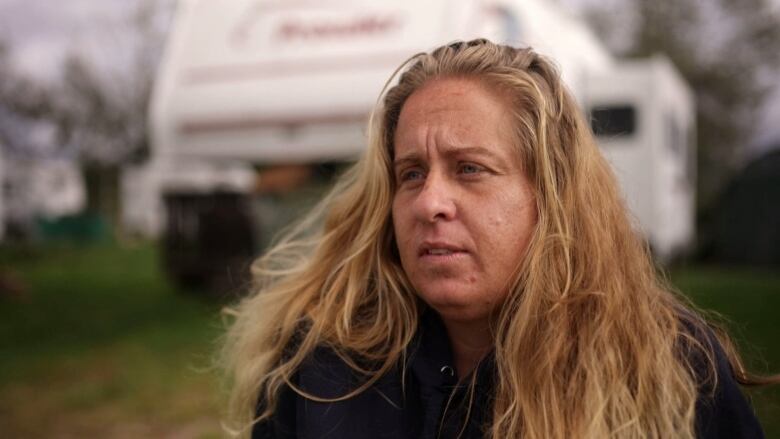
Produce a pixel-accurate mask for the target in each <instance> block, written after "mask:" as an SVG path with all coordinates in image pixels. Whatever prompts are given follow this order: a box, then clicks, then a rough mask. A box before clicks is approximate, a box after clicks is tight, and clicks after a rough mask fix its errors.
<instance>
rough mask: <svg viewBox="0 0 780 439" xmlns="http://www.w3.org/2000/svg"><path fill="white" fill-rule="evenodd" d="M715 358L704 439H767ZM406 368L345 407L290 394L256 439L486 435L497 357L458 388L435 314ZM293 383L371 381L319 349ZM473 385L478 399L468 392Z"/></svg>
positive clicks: (722, 360) (345, 388)
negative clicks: (714, 379) (714, 378)
mask: <svg viewBox="0 0 780 439" xmlns="http://www.w3.org/2000/svg"><path fill="white" fill-rule="evenodd" d="M715 354H716V360H717V373H718V385H717V388H716V389H715V392H714V395H713V396H712V397H710V396H709V393H711V392H708V391H705V390H704V389H703V391H702V395H701V396H700V397H699V400H698V401H697V404H696V432H697V437H698V438H704V439H721V438H722V439H726V438H729V439H739V438H763V437H764V436H763V433H762V431H761V427H760V425H759V424H758V421H757V420H756V417H755V415H754V414H753V411H752V410H751V408H750V406H749V405H748V403H747V401H746V400H745V398H744V397H743V396H742V393H741V392H740V390H739V387H738V385H737V383H736V382H735V381H734V379H733V377H732V373H731V369H730V366H729V364H728V361H727V360H726V357H725V355H724V354H723V352H722V350H721V349H720V347H719V346H717V345H716V347H715ZM404 364H406V371H404V368H403V367H402V366H400V365H399V366H398V367H396V368H394V369H393V370H391V371H390V372H389V373H387V374H385V375H384V376H382V377H381V378H380V379H379V380H378V381H377V382H376V383H374V384H373V385H372V386H371V387H370V388H369V389H367V390H365V391H364V392H362V393H359V394H358V395H355V396H354V397H351V398H348V399H345V400H343V401H338V402H317V401H312V400H309V399H307V398H304V397H302V396H299V395H298V394H297V393H295V392H294V391H292V390H291V389H289V388H284V389H283V390H282V391H281V393H280V395H279V400H278V406H277V409H276V411H275V413H274V416H273V417H272V418H271V419H269V420H266V421H264V422H261V423H258V424H256V425H255V426H254V428H253V430H252V438H253V439H271V438H273V439H280V438H306V439H320V438H323V439H324V438H334V439H351V438H371V439H373V438H377V439H379V438H386V439H402V438H403V439H407V438H421V439H437V438H441V439H450V438H457V437H460V438H463V439H472V438H483V437H484V436H485V435H484V431H483V427H484V426H485V425H487V424H488V423H489V420H490V416H491V415H492V401H491V395H492V393H493V392H492V389H493V384H494V381H493V380H494V363H493V357H492V356H491V355H489V356H488V357H487V358H486V359H485V360H483V361H482V362H481V363H480V365H479V366H478V367H477V368H476V370H475V372H474V373H473V374H472V375H471V376H470V377H467V378H466V379H464V380H462V381H461V382H460V383H458V380H457V377H456V376H455V371H454V362H453V355H452V352H451V350H450V343H449V339H448V337H447V333H446V330H445V329H444V325H443V324H442V323H441V321H440V319H439V318H438V317H437V316H436V315H435V313H433V312H430V311H428V312H426V313H425V315H424V316H423V318H422V319H421V325H420V329H419V332H418V334H417V337H416V338H415V341H414V343H413V345H412V347H411V348H410V350H409V356H408V358H407V359H406V362H405V363H404ZM294 378H295V383H296V384H297V385H298V386H299V388H300V389H302V390H304V391H306V392H308V393H310V394H313V395H316V396H318V397H322V398H337V397H340V396H344V395H345V394H347V393H349V392H350V391H352V390H354V389H356V388H357V387H359V385H360V384H361V382H364V381H361V379H362V380H365V378H360V377H359V375H357V374H356V373H355V372H354V371H353V370H352V369H351V368H350V367H349V366H348V365H347V364H345V363H344V361H343V360H341V359H340V358H339V357H338V356H337V355H336V354H335V353H334V352H333V351H332V350H330V349H327V348H319V349H317V350H316V351H315V352H314V353H313V354H312V356H311V357H310V360H309V361H306V362H305V363H304V364H303V365H302V366H301V367H300V369H299V370H298V373H297V374H296V376H295V377H294ZM472 380H473V382H474V383H473V384H474V392H473V393H472V392H470V391H469V386H470V385H471V383H472ZM705 387H706V386H705ZM710 389H711V387H710ZM470 398H473V399H471V401H470ZM470 402H471V403H470ZM469 407H471V409H470V410H469ZM464 420H465V421H464ZM464 424H465V425H464Z"/></svg>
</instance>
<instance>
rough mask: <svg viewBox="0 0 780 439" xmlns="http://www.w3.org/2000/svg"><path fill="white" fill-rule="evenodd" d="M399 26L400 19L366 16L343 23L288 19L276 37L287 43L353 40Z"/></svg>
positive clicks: (278, 28)
mask: <svg viewBox="0 0 780 439" xmlns="http://www.w3.org/2000/svg"><path fill="white" fill-rule="evenodd" d="M399 25H400V23H399V21H398V19H397V18H396V17H393V16H385V17H381V16H364V17H356V18H353V19H350V20H348V21H342V22H307V21H303V20H300V19H288V20H287V21H284V22H282V23H281V24H280V25H279V26H278V27H277V29H276V31H275V32H274V36H275V37H276V38H278V39H280V40H283V41H287V42H290V41H295V40H311V39H322V38H351V37H357V36H361V35H365V36H367V35H378V34H383V33H387V32H391V31H392V30H394V29H395V28H397V27H399Z"/></svg>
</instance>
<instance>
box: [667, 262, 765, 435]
mask: <svg viewBox="0 0 780 439" xmlns="http://www.w3.org/2000/svg"><path fill="white" fill-rule="evenodd" d="M672 280H673V281H674V283H675V285H677V287H678V288H680V290H681V291H682V292H684V293H686V294H687V295H688V296H689V297H690V298H691V299H692V300H693V301H694V303H695V304H696V305H697V306H699V307H700V308H702V309H704V310H708V311H714V312H715V313H717V315H719V316H721V317H722V319H723V320H725V326H726V328H727V329H728V330H729V333H730V334H731V336H732V337H733V339H734V340H735V341H736V342H737V344H738V346H739V348H740V351H741V353H742V355H743V357H744V359H745V361H746V363H747V367H748V370H749V371H751V372H754V373H762V374H772V373H774V374H778V373H780V273H777V272H771V271H761V270H745V269H742V270H737V269H718V268H697V269H688V270H683V271H679V272H676V273H674V274H673V276H672ZM716 317H717V316H716ZM748 394H749V396H750V397H751V399H752V403H753V406H754V408H755V410H756V412H757V414H758V416H759V419H760V420H761V424H762V426H763V427H764V431H765V433H766V437H767V438H780V385H775V386H770V387H763V388H758V389H751V390H750V391H749V392H748Z"/></svg>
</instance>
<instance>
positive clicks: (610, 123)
mask: <svg viewBox="0 0 780 439" xmlns="http://www.w3.org/2000/svg"><path fill="white" fill-rule="evenodd" d="M590 125H591V129H592V130H593V133H594V134H595V135H597V136H605V137H616V136H630V135H632V134H634V132H635V131H636V110H635V109H634V107H633V106H631V105H610V106H606V105H605V106H595V107H592V108H591V109H590Z"/></svg>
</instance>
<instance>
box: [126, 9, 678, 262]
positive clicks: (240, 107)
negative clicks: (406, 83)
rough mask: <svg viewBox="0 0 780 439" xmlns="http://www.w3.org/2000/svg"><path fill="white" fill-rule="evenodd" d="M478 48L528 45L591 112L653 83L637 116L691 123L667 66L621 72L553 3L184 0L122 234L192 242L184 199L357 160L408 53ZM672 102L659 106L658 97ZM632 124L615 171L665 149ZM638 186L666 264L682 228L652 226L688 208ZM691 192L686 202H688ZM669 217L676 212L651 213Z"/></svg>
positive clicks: (193, 219)
mask: <svg viewBox="0 0 780 439" xmlns="http://www.w3.org/2000/svg"><path fill="white" fill-rule="evenodd" d="M478 36H481V37H487V38H490V39H492V40H494V41H497V42H504V43H508V44H513V45H530V46H533V47H534V48H536V49H537V50H538V51H540V52H541V53H544V54H547V55H549V56H550V57H552V58H553V59H555V60H556V62H557V63H558V64H559V67H560V69H561V72H562V75H563V77H564V79H565V81H566V82H567V83H568V84H569V85H570V87H571V88H572V90H573V92H574V94H575V96H576V97H577V98H578V99H579V101H580V102H581V103H582V104H583V107H584V109H585V110H587V109H588V108H590V106H591V105H592V104H593V103H597V104H598V105H609V104H611V103H613V102H617V103H624V101H621V100H620V98H622V97H623V96H624V95H625V96H628V95H627V94H625V93H623V92H622V89H621V88H619V87H614V88H611V87H608V86H605V84H610V82H609V81H612V82H611V84H622V83H623V75H626V77H627V78H628V77H629V76H630V77H631V78H635V79H631V80H630V81H628V82H626V83H625V84H626V87H629V88H631V87H635V86H640V85H641V86H643V87H644V86H645V85H647V84H648V83H652V87H645V89H644V90H643V91H648V90H649V89H650V88H652V89H653V90H656V92H655V93H657V95H656V94H654V93H651V92H648V93H635V94H634V95H631V97H632V98H635V99H634V100H632V101H631V103H632V104H634V105H635V108H636V109H637V110H636V113H635V115H641V116H642V117H645V115H646V112H647V113H648V114H647V117H648V118H649V119H648V120H655V119H654V117H655V116H650V115H649V113H652V112H655V111H661V110H662V108H661V107H664V108H666V107H665V106H675V105H677V103H678V102H681V103H682V104H680V105H679V106H678V107H675V109H674V111H675V113H671V112H666V113H663V114H665V115H667V116H669V117H671V116H675V117H680V118H681V119H680V120H683V121H685V122H684V128H681V129H685V130H688V129H689V127H690V126H691V125H690V123H689V122H690V121H692V116H691V112H692V106H691V101H690V95H689V93H688V92H687V90H686V88H685V86H684V84H682V83H681V82H680V81H679V80H678V79H677V76H676V75H675V74H674V71H673V68H671V66H669V65H668V64H665V67H658V68H656V67H653V66H657V65H661V64H663V63H662V62H661V64H659V63H658V62H655V63H653V62H651V63H648V64H647V65H643V64H632V65H631V66H624V65H623V64H622V63H620V62H618V61H616V60H614V59H613V58H612V57H611V56H610V55H609V53H608V52H607V51H606V49H605V48H604V47H603V46H602V45H601V44H600V43H599V42H598V41H597V39H596V38H595V37H594V35H593V34H592V33H591V32H590V31H589V30H588V29H587V27H586V26H585V25H584V23H583V22H582V21H581V20H579V19H578V18H577V17H575V16H572V15H570V14H568V13H567V12H566V11H564V10H562V9H561V8H560V6H558V5H557V4H555V3H553V2H546V1H543V0H511V1H510V0H506V1H479V0H431V1H427V2H412V1H408V0H398V1H394V2H384V1H379V0H373V1H369V0H364V1H361V2H354V1H344V0H323V1H321V2H310V1H300V0H285V1H281V0H228V1H222V2H213V1H207V0H181V1H180V2H179V4H178V11H177V14H176V21H175V24H174V27H173V31H172V33H171V36H170V39H169V43H168V46H167V49H166V53H165V57H164V59H163V63H162V66H161V68H160V71H159V75H158V78H157V81H156V84H155V89H154V95H153V100H152V107H151V126H152V130H153V131H152V141H153V142H152V143H153V153H152V160H151V161H150V163H149V164H148V165H146V166H145V167H143V168H139V169H135V170H133V171H132V172H130V173H128V174H127V175H126V176H125V182H126V187H128V188H129V187H133V186H135V187H136V188H137V189H135V190H134V191H133V195H132V196H128V197H125V199H124V201H125V214H124V217H125V218H126V227H127V228H129V229H135V230H137V231H139V232H142V233H147V234H159V233H162V234H163V235H164V236H166V237H168V239H171V238H172V236H173V235H181V234H182V233H185V232H183V231H186V230H189V232H187V233H189V236H190V237H189V238H188V239H197V236H200V235H198V234H197V233H195V232H194V231H196V230H199V228H200V229H202V228H203V227H204V224H203V223H202V222H199V221H198V218H197V217H198V215H200V213H199V212H200V211H199V210H198V209H191V208H189V207H188V206H194V205H195V204H193V203H192V201H193V200H197V199H209V197H211V196H212V195H213V194H214V193H223V194H224V193H226V192H227V193H232V194H236V195H238V196H239V197H248V196H249V195H250V194H251V193H252V190H253V188H254V187H256V184H257V180H258V178H259V180H260V181H262V180H263V173H262V171H261V172H260V173H259V175H257V173H256V172H255V169H256V167H257V166H258V165H262V166H265V167H267V166H269V165H274V164H290V163H317V162H333V161H351V160H354V159H355V158H357V156H358V155H359V154H360V152H361V151H362V150H363V149H364V147H365V143H366V139H365V128H366V122H367V119H368V114H369V111H370V110H371V108H372V107H373V106H374V104H375V102H376V99H377V97H378V95H379V93H380V92H381V89H382V86H383V85H384V84H385V81H386V80H387V78H388V77H389V76H390V75H391V73H392V72H393V70H394V69H395V68H396V67H397V66H398V65H399V64H401V62H403V61H404V60H406V59H407V58H409V56H411V55H412V54H414V53H417V52H420V51H424V50H429V49H431V48H433V47H435V46H437V45H440V44H442V43H444V42H447V41H453V40H456V39H471V38H474V37H478ZM646 68H650V69H652V70H653V72H654V73H649V74H645V73H644V69H646ZM640 77H641V78H640ZM668 78H672V80H671V81H669V80H668ZM640 79H641V80H640ZM669 84H671V85H672V86H671V87H670V86H669ZM667 87H668V88H667ZM621 93H623V94H621ZM667 94H668V95H669V98H668V100H666V101H664V102H663V105H661V102H660V101H659V100H658V96H660V95H663V96H666V95H667ZM613 98H614V99H613ZM646 99H650V100H652V102H646V101H645V100H646ZM596 110H598V108H597V109H596ZM597 114H599V115H601V114H603V112H602V113H598V111H597ZM659 114H660V113H659ZM667 116H658V117H661V118H664V117H667ZM637 126H640V127H641V128H642V129H646V130H648V131H647V132H645V131H642V134H643V135H641V136H639V135H637V136H624V137H622V138H621V140H620V141H621V142H627V143H630V144H631V146H630V147H627V148H624V149H623V150H622V151H620V152H616V153H615V154H612V155H611V156H613V159H614V160H615V161H616V163H617V161H620V166H641V167H642V168H644V167H646V166H649V163H650V162H647V161H641V160H638V159H637V160H633V159H628V158H626V159H625V160H624V159H623V158H622V156H621V154H623V155H627V156H630V155H631V154H633V153H636V155H637V157H639V156H641V155H642V154H646V152H645V150H647V149H660V147H659V146H658V145H656V144H655V143H652V142H656V143H657V142H664V141H665V138H664V137H663V136H664V131H660V132H655V131H654V130H663V129H664V128H663V126H662V125H661V124H657V123H653V124H650V125H644V123H642V124H641V125H637ZM644 134H646V135H644ZM613 143H614V142H613ZM651 143H652V144H651ZM687 145H688V144H687V143H686V144H682V147H683V148H685V147H687ZM608 148H613V147H612V146H611V145H610V146H609V147H608ZM614 149H617V148H614ZM670 172H672V173H674V172H673V171H670ZM634 174H636V175H639V173H638V172H637V173H635V172H634V170H633V169H630V168H626V169H625V172H624V173H623V174H622V175H624V176H625V178H624V179H623V180H621V182H622V183H623V184H624V187H625V188H633V187H634V186H636V185H640V186H642V187H652V188H653V189H652V190H647V191H643V190H636V191H635V190H633V189H630V190H627V195H628V196H629V197H634V196H636V197H639V198H637V199H632V200H631V206H632V208H634V209H635V213H636V214H637V216H638V217H639V220H640V222H641V223H642V225H643V226H644V227H645V230H646V231H648V237H649V238H650V239H651V240H655V239H658V241H657V242H655V241H653V244H654V245H655V246H656V248H658V249H659V250H662V253H661V254H666V253H668V251H667V247H666V246H667V242H670V241H669V240H672V241H674V240H675V239H677V238H676V236H677V235H678V234H683V235H685V234H687V236H686V237H685V240H690V237H691V235H690V230H689V229H685V230H683V231H682V232H679V233H678V232H677V231H675V232H666V231H660V230H656V228H657V227H666V226H667V224H666V223H664V222H663V221H660V222H659V221H655V220H652V218H655V216H659V217H663V216H673V215H680V214H686V213H687V212H688V211H690V209H688V207H690V206H687V207H686V209H682V210H680V209H677V204H676V203H677V202H676V201H675V202H674V203H671V204H669V203H666V204H664V203H656V202H651V201H650V200H649V199H645V198H644V197H647V196H655V197H659V196H660V197H663V196H665V194H666V191H667V190H668V189H667V187H666V186H665V185H667V182H665V181H664V182H662V181H660V180H661V179H666V178H670V177H669V176H668V175H667V174H669V172H666V171H661V172H657V173H653V174H652V176H651V177H650V179H647V180H642V181H637V182H633V181H630V180H631V176H632V175H634ZM670 175H671V174H670ZM687 190H688V192H687V193H686V194H685V196H684V197H683V198H681V200H682V201H681V202H682V203H690V200H691V199H692V196H691V192H690V191H692V188H690V187H689V188H687ZM648 194H650V195H648ZM164 200H168V201H167V202H165V201H164ZM185 200H189V201H185ZM166 203H167V206H166ZM231 203H233V201H231ZM667 204H668V205H667ZM666 208H670V209H673V210H670V211H668V212H655V210H657V209H666ZM242 209H243V208H242ZM647 212H650V213H649V214H648V213H647ZM681 212H683V213H681ZM166 213H167V218H166V215H165V214H166ZM683 222H685V223H686V224H688V220H687V219H686V220H685V221H683ZM686 227H687V226H686ZM201 231H202V230H201ZM665 233H667V234H668V235H674V236H675V237H674V238H668V237H667V236H666V235H665ZM667 238H668V239H667ZM193 248H195V247H188V251H187V252H186V253H187V257H192V254H193V251H192V249H193ZM202 256H203V257H204V258H208V257H209V255H207V254H204V255H202ZM212 265H213V264H212Z"/></svg>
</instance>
